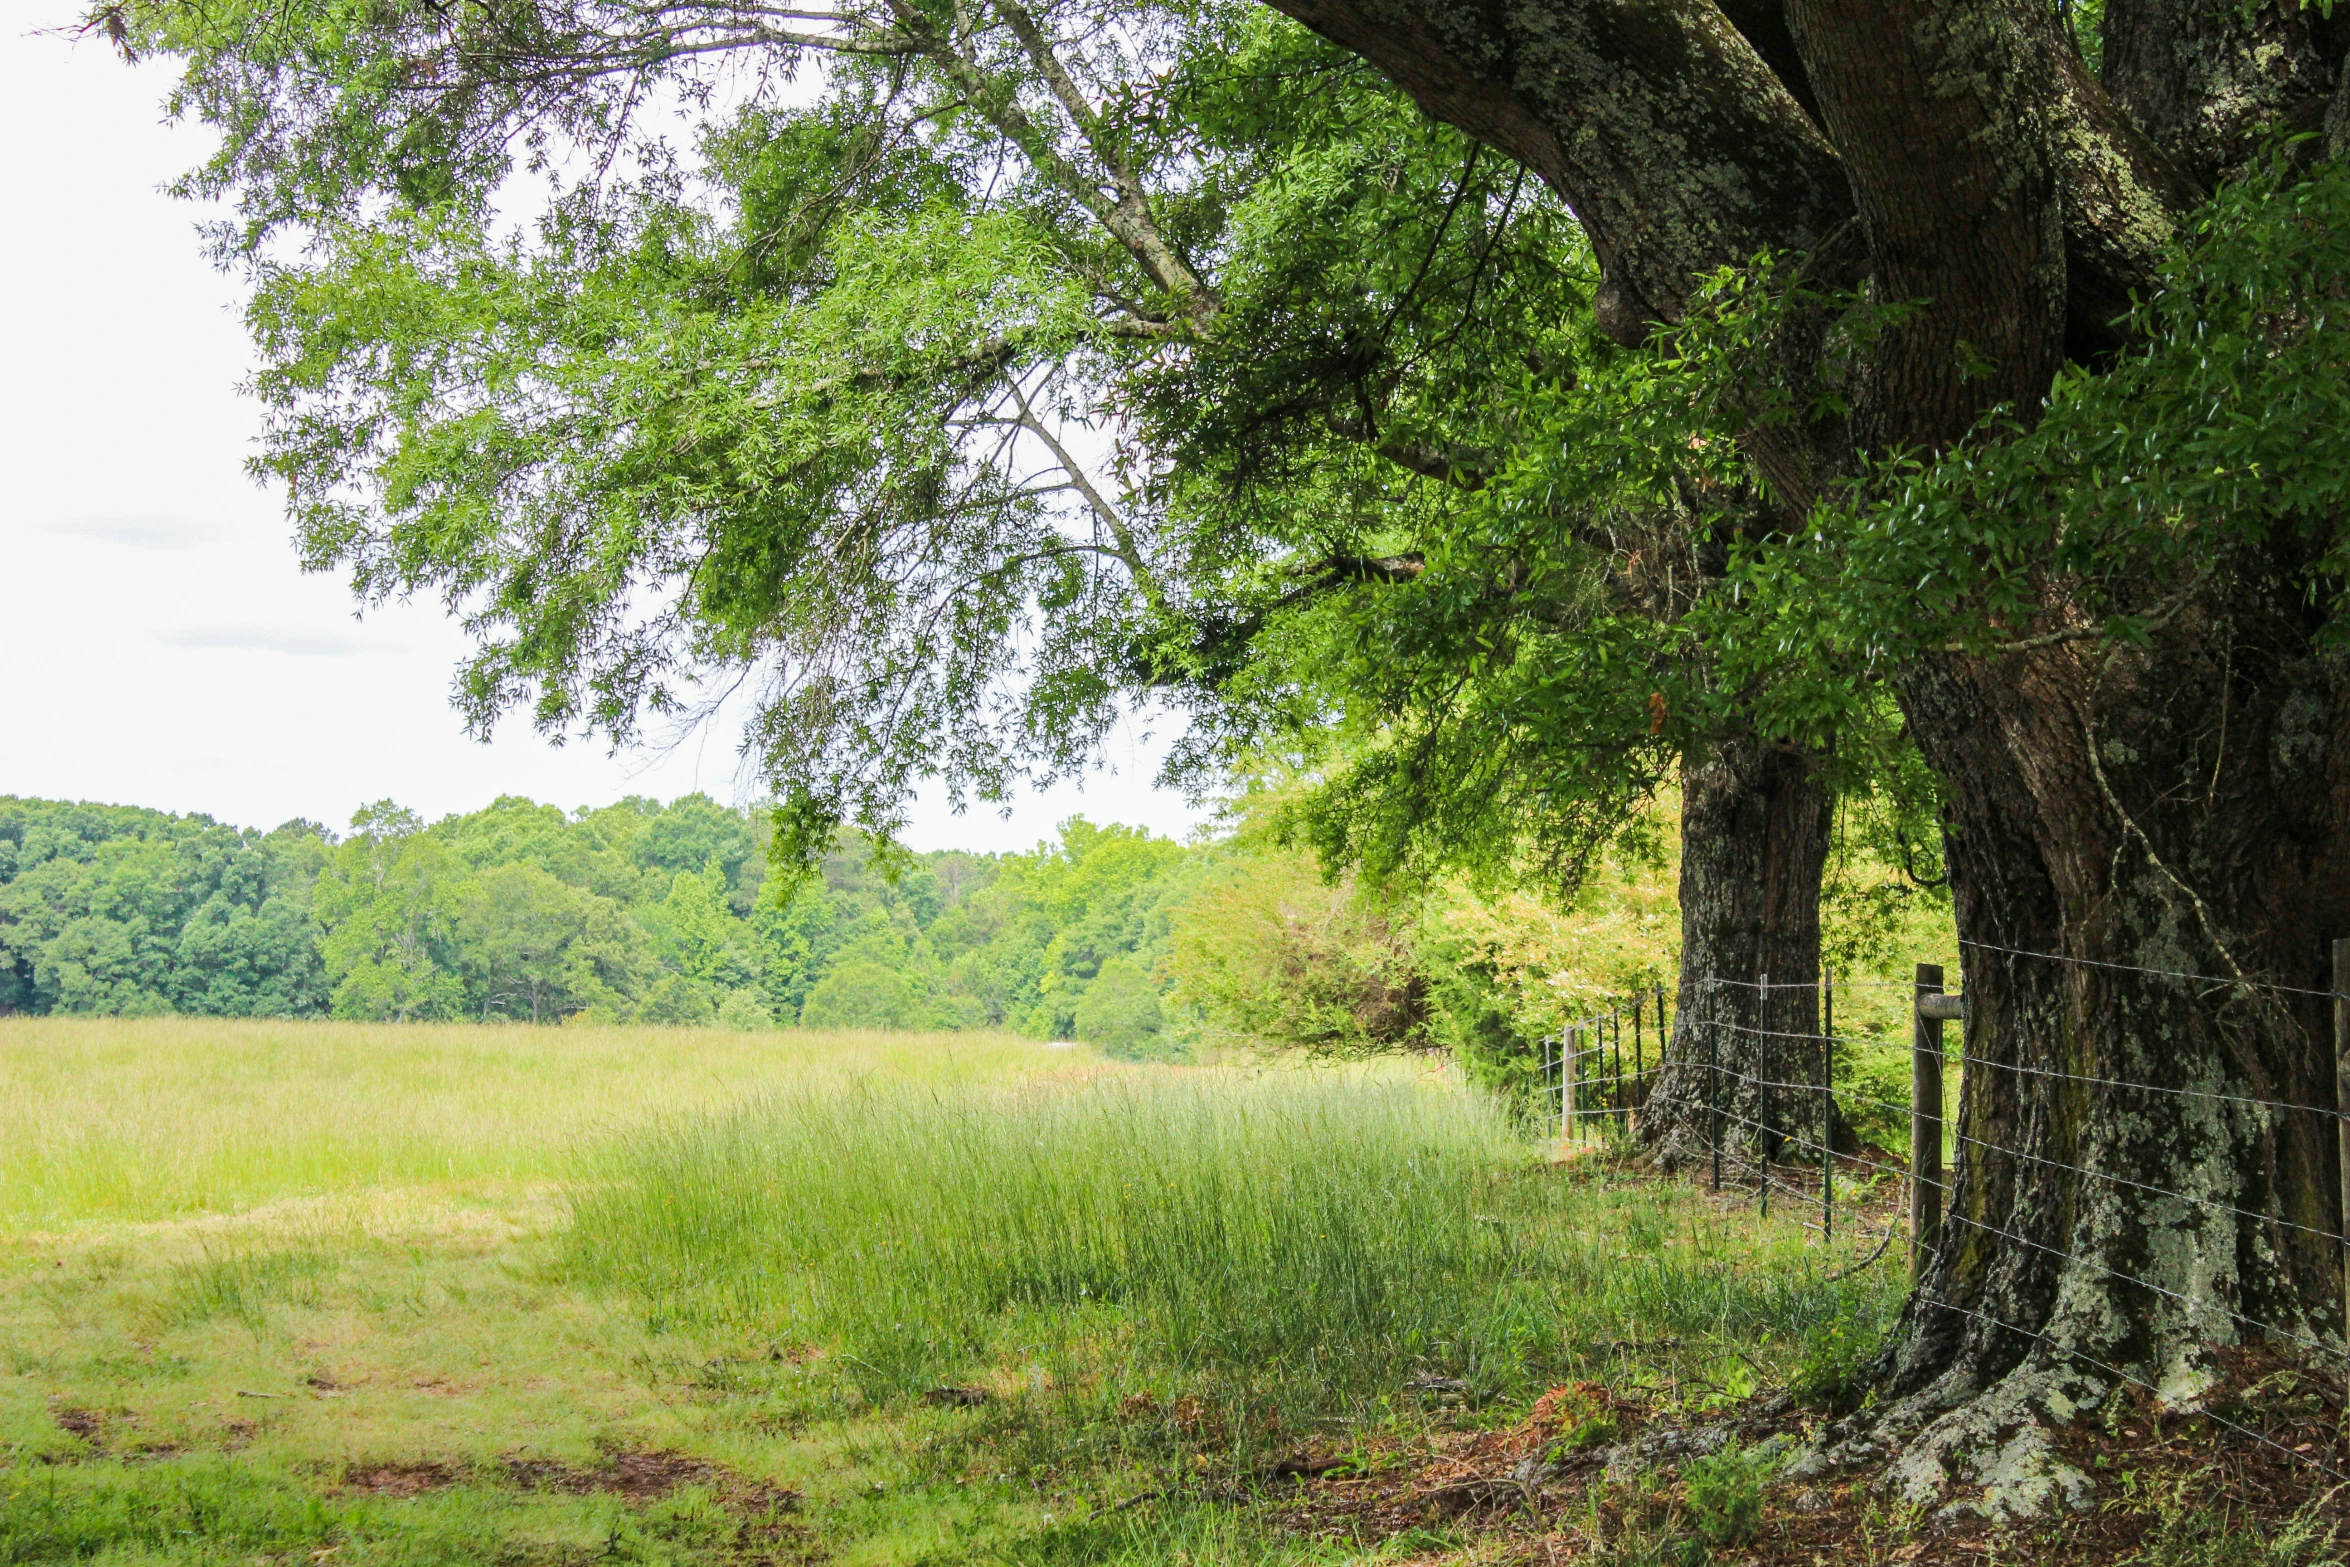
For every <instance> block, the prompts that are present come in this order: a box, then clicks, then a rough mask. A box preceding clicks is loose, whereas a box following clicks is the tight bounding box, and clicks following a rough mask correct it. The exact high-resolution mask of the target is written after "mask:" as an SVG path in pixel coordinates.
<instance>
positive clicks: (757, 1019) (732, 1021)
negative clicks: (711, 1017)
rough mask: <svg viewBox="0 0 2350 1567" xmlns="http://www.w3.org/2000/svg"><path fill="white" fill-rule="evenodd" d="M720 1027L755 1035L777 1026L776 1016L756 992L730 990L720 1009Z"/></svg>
mask: <svg viewBox="0 0 2350 1567" xmlns="http://www.w3.org/2000/svg"><path fill="white" fill-rule="evenodd" d="M718 1026H719V1027H720V1028H731V1029H734V1030H735V1031H736V1032H738V1033H744V1034H754V1033H758V1032H759V1031H761V1030H762V1029H769V1028H773V1027H774V1026H775V1014H774V1013H772V1012H770V1011H768V1010H767V1003H766V1002H765V1001H764V1000H762V999H760V996H759V993H758V992H757V991H755V990H730V991H728V992H727V993H726V1000H725V1001H724V1002H723V1003H721V1004H720V1006H719V1008H718Z"/></svg>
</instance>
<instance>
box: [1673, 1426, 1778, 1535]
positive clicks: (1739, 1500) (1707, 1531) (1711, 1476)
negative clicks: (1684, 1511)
mask: <svg viewBox="0 0 2350 1567" xmlns="http://www.w3.org/2000/svg"><path fill="white" fill-rule="evenodd" d="M1778 1472H1779V1455H1778V1453H1777V1452H1775V1451H1773V1450H1772V1449H1770V1448H1767V1447H1739V1446H1737V1445H1736V1444H1732V1445H1731V1446H1729V1447H1725V1448H1723V1449H1722V1450H1721V1451H1720V1452H1718V1453H1716V1454H1714V1455H1713V1456H1712V1457H1711V1458H1700V1459H1698V1460H1696V1461H1695V1462H1693V1463H1692V1464H1690V1465H1689V1467H1688V1468H1686V1469H1684V1470H1682V1471H1681V1491H1682V1496H1683V1498H1684V1499H1685V1500H1686V1502H1687V1503H1688V1507H1689V1521H1690V1523H1691V1525H1692V1526H1694V1527H1695V1528H1696V1530H1697V1532H1698V1534H1699V1535H1700V1536H1701V1537H1703V1539H1704V1540H1705V1542H1706V1544H1708V1545H1711V1546H1713V1547H1714V1548H1715V1549H1717V1550H1734V1549H1736V1548H1737V1547H1739V1546H1741V1545H1744V1544H1745V1543H1746V1542H1747V1541H1749V1540H1751V1539H1753V1538H1754V1536H1755V1531H1756V1530H1758V1529H1760V1528H1761V1527H1762V1507H1763V1487H1764V1486H1765V1485H1766V1484H1768V1483H1769V1481H1770V1478H1771V1476H1773V1475H1774V1474H1777V1473H1778Z"/></svg>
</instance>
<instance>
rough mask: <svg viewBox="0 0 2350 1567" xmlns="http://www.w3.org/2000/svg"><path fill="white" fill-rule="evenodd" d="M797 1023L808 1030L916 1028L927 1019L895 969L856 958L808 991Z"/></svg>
mask: <svg viewBox="0 0 2350 1567" xmlns="http://www.w3.org/2000/svg"><path fill="white" fill-rule="evenodd" d="M800 1022H801V1024H802V1025H803V1026H805V1027H808V1028H871V1029H916V1028H921V1027H922V1026H923V1025H924V1024H925V1023H926V1022H928V1019H927V1018H925V1017H924V1016H923V1015H922V1008H921V1003H920V1002H918V1001H917V1000H916V999H915V996H914V991H913V988H912V987H911V986H909V985H908V984H907V983H906V982H905V980H904V979H903V978H901V977H900V976H899V975H898V974H897V973H896V972H895V971H894V970H891V969H886V968H883V967H882V966H881V965H880V964H878V963H875V962H873V961H871V960H870V959H864V958H857V959H851V960H850V961H848V962H846V963H843V964H841V965H840V966H839V967H837V968H835V969H834V970H833V971H832V972H831V973H829V974H827V975H825V976H824V978H823V979H822V980H820V981H818V982H817V985H816V988H815V989H814V990H811V991H810V992H808V1004H807V1006H805V1007H803V1008H802V1009H801V1011H800Z"/></svg>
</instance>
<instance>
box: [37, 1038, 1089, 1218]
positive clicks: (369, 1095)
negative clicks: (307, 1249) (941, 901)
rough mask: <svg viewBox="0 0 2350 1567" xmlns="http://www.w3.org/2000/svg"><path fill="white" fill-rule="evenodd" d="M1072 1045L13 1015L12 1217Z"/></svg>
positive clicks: (957, 1075) (347, 1167) (228, 1207)
mask: <svg viewBox="0 0 2350 1567" xmlns="http://www.w3.org/2000/svg"><path fill="white" fill-rule="evenodd" d="M1068 1065H1069V1060H1068V1058H1067V1057H1066V1056H1060V1055H1055V1054H1053V1053H1051V1052H1048V1051H1045V1050H1042V1049H1040V1048H1039V1047H1038V1046H1036V1045H1035V1044H1033V1043H1030V1042H1028V1041H1025V1040H1018V1039H1012V1038H1009V1037H1006V1036H994V1035H971V1034H957V1035H913V1034H863V1035H859V1034H820V1033H802V1032H798V1031H792V1032H776V1033H761V1034H737V1033H728V1032H722V1031H719V1030H714V1029H661V1028H635V1029H631V1028H603V1029H600V1028H561V1029H555V1028H528V1027H520V1026H514V1027H480V1026H474V1025H461V1024H460V1025H445V1026H443V1025H431V1026H428V1025H407V1026H401V1025H391V1024H383V1025H371V1024H347V1023H316V1022H294V1021H285V1020H271V1019H252V1020H244V1019H208V1018H151V1019H125V1018H0V1231H6V1230H22V1229H26V1228H41V1227H48V1228H65V1227H73V1226H80V1225H87V1224H91V1223H101V1222H120V1221H126V1220H128V1221H141V1220H154V1219H168V1218H174V1217H178V1216H182V1215H189V1214H203V1213H232V1212H237V1211H240V1210H243V1209H247V1208H251V1207H255V1206H258V1205H260V1204H264V1203H268V1202H272V1201H276V1200H279V1199H284V1198H290V1197H292V1198H298V1197H310V1196H319V1195H325V1194H330V1193H331V1194H350V1193H354V1192H364V1191H368V1190H373V1189H382V1188H385V1187H402V1186H435V1187H446V1186H448V1185H451V1184H459V1185H463V1184H466V1183H484V1182H489V1183H516V1182H520V1183H546V1182H553V1181H557V1180H560V1179H561V1178H562V1177H563V1175H564V1174H565V1173H566V1172H567V1170H568V1169H569V1167H570V1162H571V1160H572V1158H573V1150H574V1149H575V1148H576V1146H577V1145H578V1144H579V1143H580V1142H581V1141H582V1140H583V1139H592V1138H596V1137H601V1136H608V1135H610V1134H611V1133H612V1132H614V1131H615V1130H617V1129H618V1128H620V1127H623V1126H626V1125H632V1124H636V1123H638V1122H641V1121H642V1120H644V1119H645V1118H646V1117H647V1116H649V1115H656V1114H660V1113H663V1112H672V1113H674V1112H678V1111H685V1110H694V1109H716V1108H720V1107H724V1106H727V1105H731V1104H736V1103H739V1102H741V1101H742V1100H744V1099H746V1098H749V1097H752V1096H754V1095H756V1094H758V1093H760V1092H762V1091H765V1090H767V1089H769V1088H772V1087H773V1086H774V1085H776V1084H778V1083H781V1082H785V1081H836V1080H843V1079H846V1078H850V1077H856V1076H864V1075H871V1074H876V1073H879V1074H887V1075H901V1076H918V1077H935V1078H938V1079H941V1080H945V1081H967V1080H972V1079H977V1078H990V1079H1001V1078H1004V1077H1007V1076H1014V1075H1017V1074H1018V1073H1021V1072H1036V1071H1045V1070H1057V1069H1065V1068H1066V1067H1067V1066H1068Z"/></svg>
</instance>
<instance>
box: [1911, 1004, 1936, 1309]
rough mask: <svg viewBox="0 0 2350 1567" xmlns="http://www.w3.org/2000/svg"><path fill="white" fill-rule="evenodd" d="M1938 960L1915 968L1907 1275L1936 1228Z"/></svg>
mask: <svg viewBox="0 0 2350 1567" xmlns="http://www.w3.org/2000/svg"><path fill="white" fill-rule="evenodd" d="M1941 995H1942V965H1940V964H1939V963H1920V964H1919V965H1918V968H1917V982H1916V996H1915V1021H1914V1022H1912V1024H1911V1025H1910V1052H1909V1068H1910V1070H1909V1093H1910V1109H1909V1278H1910V1282H1911V1283H1912V1284H1915V1283H1916V1282H1917V1281H1918V1279H1919V1278H1920V1277H1921V1276H1922V1275H1923V1274H1924V1272H1925V1268H1926V1258H1927V1257H1928V1255H1930V1254H1931V1253H1932V1251H1933V1250H1934V1247H1935V1245H1936V1243H1937V1242H1938V1241H1939V1240H1940V1239H1941V1233H1940V1232H1941V1229H1942V1017H1941V1015H1940V1014H1941V1011H1942V1009H1941V1007H1939V1006H1934V1005H1931V1004H1930V1003H1929V1001H1928V999H1927V998H1928V997H1932V998H1935V1000H1936V1001H1939V999H1940V997H1941Z"/></svg>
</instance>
